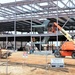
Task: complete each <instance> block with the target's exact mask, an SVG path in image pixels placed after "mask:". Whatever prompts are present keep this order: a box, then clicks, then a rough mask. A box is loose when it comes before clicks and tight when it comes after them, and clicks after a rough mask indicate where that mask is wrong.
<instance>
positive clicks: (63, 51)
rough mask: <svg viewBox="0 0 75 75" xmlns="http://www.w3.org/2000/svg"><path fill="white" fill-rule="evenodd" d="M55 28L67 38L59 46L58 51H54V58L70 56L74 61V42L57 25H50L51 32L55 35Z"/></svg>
mask: <svg viewBox="0 0 75 75" xmlns="http://www.w3.org/2000/svg"><path fill="white" fill-rule="evenodd" d="M57 28H58V30H60V31H61V33H62V34H63V35H64V36H65V37H66V38H67V40H68V41H65V42H64V43H63V44H62V45H61V47H60V49H59V50H57V51H55V53H54V56H55V57H57V58H59V57H65V56H71V57H72V58H73V59H75V40H74V39H73V37H72V36H71V35H70V34H69V33H68V32H66V31H65V30H64V29H63V28H62V27H61V26H60V25H58V24H57V23H56V22H54V23H53V25H52V32H53V33H56V30H57Z"/></svg>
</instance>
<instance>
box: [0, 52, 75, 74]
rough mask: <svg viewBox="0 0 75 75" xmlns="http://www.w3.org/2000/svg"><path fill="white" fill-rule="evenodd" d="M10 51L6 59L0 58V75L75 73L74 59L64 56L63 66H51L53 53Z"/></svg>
mask: <svg viewBox="0 0 75 75" xmlns="http://www.w3.org/2000/svg"><path fill="white" fill-rule="evenodd" d="M23 54H24V52H15V53H12V55H11V56H10V57H8V59H0V75H75V59H72V58H71V57H66V58H64V63H65V67H64V68H52V67H50V65H48V63H50V60H51V58H54V56H53V55H48V56H46V55H34V54H25V56H23Z"/></svg>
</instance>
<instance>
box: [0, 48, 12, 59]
mask: <svg viewBox="0 0 75 75" xmlns="http://www.w3.org/2000/svg"><path fill="white" fill-rule="evenodd" d="M11 53H12V52H11V51H10V50H7V49H0V58H3V59H6V58H7V57H9V56H10V55H11Z"/></svg>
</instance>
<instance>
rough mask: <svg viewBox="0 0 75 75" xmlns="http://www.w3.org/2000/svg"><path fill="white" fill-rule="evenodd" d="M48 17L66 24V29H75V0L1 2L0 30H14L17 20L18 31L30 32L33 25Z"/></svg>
mask: <svg viewBox="0 0 75 75" xmlns="http://www.w3.org/2000/svg"><path fill="white" fill-rule="evenodd" d="M46 19H48V20H50V23H53V22H57V21H58V23H59V24H60V25H61V26H63V25H65V24H66V25H65V26H64V29H66V30H75V0H15V1H14V2H13V1H12V2H8V3H1V4H0V31H14V22H15V21H16V30H17V31H20V32H29V31H30V29H31V25H39V24H42V23H43V21H44V20H46ZM4 26H5V27H6V28H5V27H4ZM26 27H27V28H26Z"/></svg>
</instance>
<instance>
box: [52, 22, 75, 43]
mask: <svg viewBox="0 0 75 75" xmlns="http://www.w3.org/2000/svg"><path fill="white" fill-rule="evenodd" d="M56 27H57V28H58V29H59V30H60V31H61V33H62V34H63V35H64V36H65V37H66V38H67V40H69V41H72V42H73V43H74V44H75V41H74V40H73V39H72V36H71V35H70V34H69V33H68V32H66V31H65V30H64V29H63V28H62V27H61V26H60V25H58V24H57V23H56V22H54V24H53V27H52V32H56Z"/></svg>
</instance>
